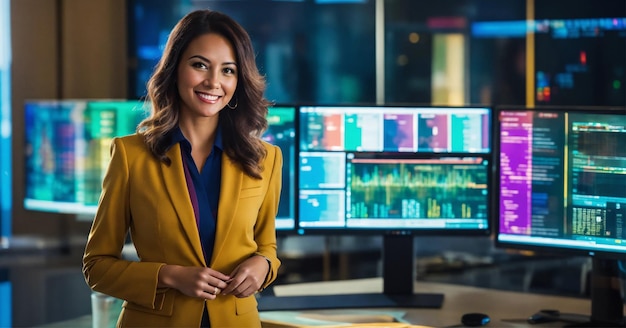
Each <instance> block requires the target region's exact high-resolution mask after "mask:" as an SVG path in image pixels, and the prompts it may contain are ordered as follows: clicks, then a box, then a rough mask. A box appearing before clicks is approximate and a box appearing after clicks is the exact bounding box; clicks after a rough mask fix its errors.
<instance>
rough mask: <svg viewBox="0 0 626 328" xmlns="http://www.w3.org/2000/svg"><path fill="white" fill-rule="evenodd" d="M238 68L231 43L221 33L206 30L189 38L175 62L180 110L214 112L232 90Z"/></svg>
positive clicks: (206, 114)
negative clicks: (180, 102) (207, 32)
mask: <svg viewBox="0 0 626 328" xmlns="http://www.w3.org/2000/svg"><path fill="white" fill-rule="evenodd" d="M237 69H238V68H237V63H236V61H235V51H234V49H233V46H232V45H231V44H230V42H229V41H228V40H227V39H226V38H224V37H223V36H221V35H219V34H215V33H209V34H203V35H201V36H198V37H197V38H195V39H194V40H192V41H191V43H189V46H188V47H187V49H186V50H185V52H183V54H182V57H181V59H180V62H179V63H178V71H177V74H178V76H177V86H178V93H179V95H180V98H181V100H182V104H181V114H183V115H189V116H191V117H196V118H199V117H214V116H216V115H217V114H218V113H219V112H220V111H221V110H222V108H224V107H225V106H226V104H228V102H229V101H230V100H231V99H232V97H233V94H234V93H235V89H236V88H237ZM234 104H235V101H234V100H233V103H232V104H231V105H234Z"/></svg>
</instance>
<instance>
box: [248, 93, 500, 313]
mask: <svg viewBox="0 0 626 328" xmlns="http://www.w3.org/2000/svg"><path fill="white" fill-rule="evenodd" d="M298 113H299V114H298V115H299V133H298V139H299V142H298V146H299V153H298V160H299V165H298V170H299V173H298V174H299V175H298V227H297V229H298V233H299V234H301V235H307V234H318V235H320V234H322V235H329V234H340V235H349V234H370V235H381V236H383V256H382V258H383V278H384V293H383V294H382V295H378V294H376V295H358V296H354V295H349V296H342V297H341V298H337V297H336V296H334V297H333V298H331V299H329V300H319V301H316V300H313V299H311V298H310V297H309V298H306V299H304V300H303V301H302V302H303V304H302V305H300V304H299V303H298V301H297V300H293V299H291V300H289V302H283V304H272V307H273V308H276V307H280V306H286V307H288V308H294V307H298V306H304V307H308V308H310V307H312V306H313V307H315V306H317V307H333V306H338V307H361V306H365V307H368V306H415V307H433V308H437V307H440V306H441V302H442V301H443V295H441V294H428V295H425V294H419V295H417V294H414V293H413V287H414V284H415V280H416V276H415V270H416V268H415V259H414V258H415V254H414V236H415V235H475V236H480V235H482V236H487V235H488V234H489V233H490V231H491V230H490V229H491V226H490V216H489V213H490V203H491V198H492V195H491V190H490V187H489V186H490V185H491V183H492V173H493V168H492V165H491V162H492V161H491V156H492V152H491V138H490V133H491V125H490V123H491V109H490V108H488V107H435V106H421V107H418V106H349V105H345V106H331V105H321V106H320V105H316V106H305V105H301V106H299V110H298ZM265 302H266V301H265V300H264V301H263V302H261V304H260V306H261V308H270V307H269V306H268V307H266V303H265Z"/></svg>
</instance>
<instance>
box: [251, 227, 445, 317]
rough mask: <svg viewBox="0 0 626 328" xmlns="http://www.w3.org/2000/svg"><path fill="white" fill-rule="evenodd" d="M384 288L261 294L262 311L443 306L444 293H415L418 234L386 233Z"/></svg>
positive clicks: (260, 306)
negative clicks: (355, 291) (357, 292)
mask: <svg viewBox="0 0 626 328" xmlns="http://www.w3.org/2000/svg"><path fill="white" fill-rule="evenodd" d="M382 259H383V292H382V293H364V294H338V295H304V296H261V297H259V298H258V302H259V305H258V309H259V311H286V310H305V309H307V310H311V309H335V308H381V307H386V308H389V307H393V308H441V306H442V304H443V298H444V295H443V294H435V293H414V292H413V288H414V285H415V282H416V280H417V279H416V269H417V268H416V262H415V254H414V237H413V236H412V235H410V234H389V235H385V236H384V237H383V256H382Z"/></svg>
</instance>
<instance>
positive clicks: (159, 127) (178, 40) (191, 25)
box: [137, 10, 270, 178]
mask: <svg viewBox="0 0 626 328" xmlns="http://www.w3.org/2000/svg"><path fill="white" fill-rule="evenodd" d="M207 33H216V34H219V35H221V36H223V37H224V38H226V39H227V40H229V41H230V43H231V44H232V45H233V48H234V51H235V60H236V61H237V66H238V68H239V69H238V70H237V71H238V73H237V74H238V77H237V80H238V82H237V88H236V90H235V94H234V95H233V98H234V101H235V103H236V104H237V108H236V109H234V110H231V109H229V108H224V109H223V110H222V111H221V112H220V114H219V125H220V127H221V130H222V134H223V139H222V140H223V142H224V152H225V153H226V154H227V155H228V156H229V157H230V158H231V159H232V160H233V161H234V162H235V163H237V164H239V165H240V166H241V168H242V169H243V171H244V172H245V173H246V174H248V175H249V176H251V177H255V178H261V171H262V170H263V167H262V165H261V162H262V159H263V158H264V157H265V155H266V151H265V148H264V147H263V144H262V143H261V135H262V134H263V132H265V130H266V129H267V118H266V117H267V112H268V106H270V102H269V101H268V100H267V99H266V98H265V97H264V92H265V77H264V76H262V75H261V74H260V73H259V70H258V69H257V66H256V62H255V54H254V49H253V47H252V41H251V40H250V36H249V35H248V33H247V32H246V30H244V28H243V27H242V26H241V25H240V24H239V23H237V22H236V21H235V20H233V19H232V18H230V17H229V16H227V15H225V14H223V13H220V12H217V11H212V10H196V11H193V12H190V13H188V14H187V15H185V16H184V17H183V18H182V19H181V20H180V21H179V22H178V23H177V24H176V26H174V28H173V29H172V31H171V33H170V36H169V38H168V40H167V43H166V44H165V50H164V52H163V56H162V57H161V59H160V60H159V62H158V64H157V66H156V68H155V71H154V73H153V75H152V76H151V77H150V80H149V81H148V84H147V89H148V96H147V101H148V103H149V104H150V106H151V112H150V116H149V117H147V118H146V119H145V120H143V121H142V122H141V123H140V124H139V125H138V127H137V133H138V134H140V135H142V136H143V137H144V141H145V143H146V145H147V146H148V148H149V149H150V151H151V152H152V154H153V155H154V156H156V157H157V158H158V159H159V160H161V161H162V162H164V163H166V164H168V165H169V164H170V163H171V159H170V158H168V157H167V155H166V152H167V151H168V148H169V146H170V145H169V144H168V142H169V140H170V139H169V134H170V132H171V131H172V130H173V129H174V128H175V127H176V126H177V125H178V117H179V110H180V103H181V99H180V96H179V94H178V90H177V88H176V73H177V67H178V63H179V61H180V60H181V55H182V53H183V52H184V51H185V50H186V49H187V47H188V46H189V43H190V42H191V41H192V40H194V39H195V38H196V37H198V36H201V35H204V34H207ZM231 102H232V101H231Z"/></svg>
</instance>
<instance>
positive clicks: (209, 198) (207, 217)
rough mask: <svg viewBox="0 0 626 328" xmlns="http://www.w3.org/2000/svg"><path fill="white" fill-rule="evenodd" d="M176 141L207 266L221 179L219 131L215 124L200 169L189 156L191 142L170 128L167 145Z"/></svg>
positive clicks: (211, 246) (211, 249) (220, 137)
mask: <svg viewBox="0 0 626 328" xmlns="http://www.w3.org/2000/svg"><path fill="white" fill-rule="evenodd" d="M176 143H180V150H181V155H182V158H183V166H184V168H185V179H186V180H187V189H188V190H189V195H190V196H191V203H192V205H193V209H194V214H195V216H196V223H197V224H198V231H199V233H200V241H201V243H202V250H203V251H204V259H205V260H206V263H207V265H210V263H211V256H212V255H213V244H214V243H215V226H216V223H217V211H218V206H217V204H218V202H219V199H220V183H221V178H222V152H223V143H222V133H221V129H220V128H219V127H218V129H217V135H216V136H215V143H214V144H213V149H212V150H211V154H210V155H209V157H207V159H206V161H205V162H204V166H203V167H202V170H198V168H197V167H196V163H195V162H194V160H193V158H192V157H191V143H190V142H189V140H187V138H185V136H184V135H183V133H182V131H181V130H180V128H179V127H176V128H175V129H174V130H173V131H172V138H171V145H175V144H176Z"/></svg>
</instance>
